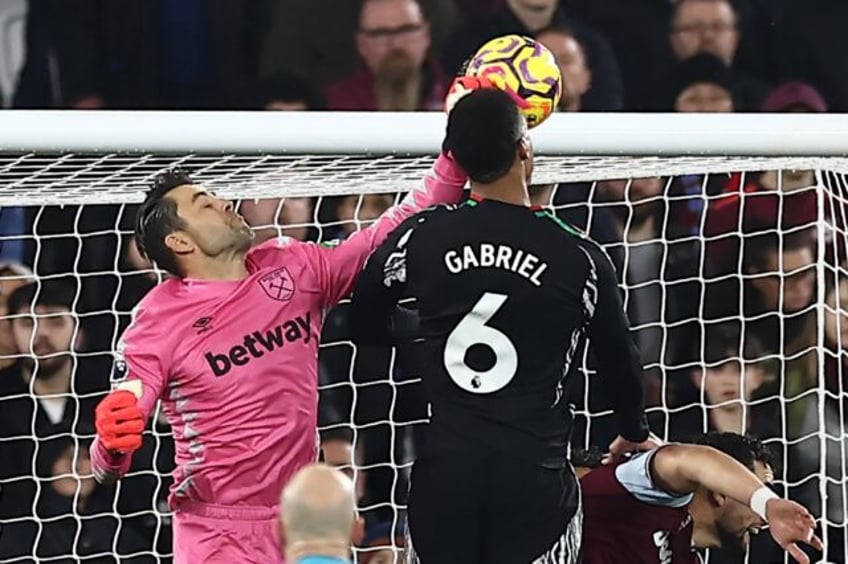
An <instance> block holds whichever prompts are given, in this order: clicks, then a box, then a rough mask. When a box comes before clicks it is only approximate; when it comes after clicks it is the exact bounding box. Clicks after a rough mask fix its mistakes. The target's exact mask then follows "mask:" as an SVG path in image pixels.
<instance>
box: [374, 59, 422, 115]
mask: <svg viewBox="0 0 848 564" xmlns="http://www.w3.org/2000/svg"><path fill="white" fill-rule="evenodd" d="M374 90H375V92H376V94H377V108H378V109H379V110H381V111H389V112H391V111H396V112H402V111H413V110H417V109H418V105H419V96H420V93H421V69H420V68H416V66H415V61H414V60H413V59H412V57H410V56H409V54H407V53H406V51H403V50H401V49H394V50H392V51H390V52H389V54H388V55H386V57H385V58H384V59H383V61H382V62H381V63H380V66H379V67H378V68H377V70H376V72H375V73H374Z"/></svg>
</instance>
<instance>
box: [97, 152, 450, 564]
mask: <svg viewBox="0 0 848 564" xmlns="http://www.w3.org/2000/svg"><path fill="white" fill-rule="evenodd" d="M465 181H466V176H465V174H464V172H462V171H461V170H460V169H459V168H458V167H457V166H456V165H455V164H454V163H453V161H452V160H451V159H450V158H449V157H448V156H445V155H441V156H440V157H439V158H438V159H437V161H436V162H435V164H434V165H433V168H432V170H431V171H430V172H429V173H428V174H427V175H426V177H425V179H424V181H423V183H422V186H420V187H419V188H417V189H416V190H413V191H412V192H411V193H410V194H409V195H408V196H407V197H406V198H405V199H404V200H403V201H402V202H401V203H400V204H399V205H397V206H395V207H393V208H391V209H390V210H388V211H387V212H386V213H385V214H384V215H383V216H381V217H380V219H378V220H377V222H376V223H374V224H373V225H371V226H370V227H369V228H367V229H365V230H363V231H360V232H358V233H356V234H355V235H353V236H352V237H350V238H349V239H347V240H346V241H344V242H343V243H341V244H339V245H338V246H334V247H333V246H330V247H328V246H322V245H316V244H312V243H301V242H298V241H288V240H271V241H268V242H266V243H263V244H261V245H259V246H257V247H255V248H253V249H250V244H251V240H252V232H251V230H250V228H249V227H248V226H247V225H246V224H245V222H244V221H243V220H242V218H241V217H240V216H239V215H237V214H236V213H235V212H234V211H233V206H232V204H231V203H229V202H226V201H224V200H221V199H219V198H217V197H215V196H214V195H212V194H210V193H208V192H206V191H205V190H204V189H203V188H202V187H200V186H197V185H195V184H194V183H193V182H192V180H191V179H190V178H189V177H188V176H186V175H184V174H180V173H178V172H170V173H166V174H164V175H162V176H161V177H159V178H157V180H156V182H155V183H154V186H153V189H152V190H151V191H150V192H149V193H148V195H147V198H146V200H145V202H144V204H143V205H142V206H141V209H140V210H139V213H138V216H137V220H136V228H135V235H136V241H137V243H138V245H139V248H140V250H142V251H143V253H144V254H146V255H147V256H148V257H149V258H150V259H152V260H154V261H155V262H156V263H157V264H158V265H159V266H160V267H161V268H163V269H165V270H167V271H169V272H171V273H172V274H173V275H174V277H173V278H170V279H168V280H166V281H165V282H163V283H162V284H160V285H159V286H158V287H156V288H154V289H153V290H152V291H151V292H150V293H149V294H148V295H147V296H146V297H145V298H144V299H143V300H142V301H141V303H140V304H139V306H138V308H137V310H136V313H135V317H134V320H133V323H132V325H131V326H130V327H129V328H128V329H127V331H126V333H125V334H124V336H123V338H122V340H121V343H120V345H119V347H118V350H117V354H116V361H115V372H116V374H115V376H116V378H115V380H116V381H115V388H114V389H113V391H112V392H111V393H110V394H109V395H108V396H107V397H106V398H104V400H103V401H102V402H101V403H100V405H98V407H97V413H96V421H97V439H96V440H95V442H94V443H93V445H92V447H91V461H92V466H93V468H94V472H95V475H96V476H97V477H98V479H99V480H101V481H104V480H109V479H114V478H117V477H120V476H121V475H122V474H123V473H125V472H126V471H127V470H128V469H129V467H130V462H131V453H132V452H133V451H134V450H136V449H138V448H139V447H140V446H141V433H142V431H143V428H144V426H145V422H146V421H147V419H148V418H149V417H150V415H151V413H152V411H153V410H154V407H155V405H156V402H157V401H158V400H160V399H161V401H162V404H163V408H164V412H165V414H166V415H167V418H168V421H169V423H170V424H171V427H172V429H173V434H174V440H175V443H176V466H177V467H176V470H175V472H174V485H173V486H172V488H171V492H170V494H171V495H170V506H171V509H172V510H173V511H174V561H175V562H177V563H188V562H191V563H194V562H204V563H215V562H227V563H234V562H240V563H241V562H262V563H267V562H282V556H281V554H282V553H281V546H280V539H279V535H278V532H277V525H276V518H277V515H278V508H277V503H278V499H279V495H280V492H281V490H282V488H283V486H284V484H285V483H286V482H287V481H288V480H289V478H290V477H291V476H292V475H293V474H294V473H295V472H296V471H297V470H299V469H300V468H301V467H303V466H305V465H306V464H309V463H311V462H313V461H315V459H316V457H317V404H318V389H317V386H318V377H317V359H318V344H319V337H320V334H321V326H322V323H323V317H324V313H325V312H326V311H327V309H328V308H330V307H332V306H333V305H334V304H336V303H337V302H338V301H339V300H340V299H342V298H344V297H346V296H347V295H348V294H349V293H350V291H351V288H352V286H353V283H354V278H355V277H356V276H357V274H358V273H359V272H360V271H361V270H362V267H363V265H364V264H365V261H366V259H367V258H368V256H369V255H370V254H371V252H372V251H373V250H374V249H375V248H376V247H377V246H379V245H380V244H381V243H382V242H383V241H384V240H385V238H386V236H387V235H388V234H389V233H390V232H391V231H392V230H393V229H394V228H395V227H396V226H397V225H398V224H400V223H401V222H402V221H403V220H404V219H406V218H408V217H410V216H411V215H413V214H415V213H417V212H419V211H421V210H422V209H425V208H427V207H429V206H432V205H435V204H438V203H453V202H456V201H457V200H458V199H459V198H460V195H461V193H462V189H463V187H464V185H465Z"/></svg>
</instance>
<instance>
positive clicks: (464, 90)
mask: <svg viewBox="0 0 848 564" xmlns="http://www.w3.org/2000/svg"><path fill="white" fill-rule="evenodd" d="M490 76H491V77H492V78H491V79H489V78H488V77H487V76H458V77H456V78H455V79H453V82H452V83H451V86H450V89H449V90H448V94H447V96H445V112H447V113H450V111H451V110H452V109H453V107H454V106H455V105H456V103H457V102H459V100H460V99H462V98H463V97H464V96H465V95H466V94H470V93H471V92H474V91H475V90H480V89H482V88H497V89H499V90H503V91H504V92H506V93H507V94H509V96H510V98H512V99H513V100H514V101H515V105H516V106H518V107H519V108H521V109H525V108H527V107H529V104H528V103H527V100H525V99H524V98H522V97H521V96H519V95H518V94H516V93H515V92H513V91H512V90H511V89H510V88H508V87H507V86H506V84H504V82H503V80H502V79H501V77H499V76H498V75H496V74H492V75H490Z"/></svg>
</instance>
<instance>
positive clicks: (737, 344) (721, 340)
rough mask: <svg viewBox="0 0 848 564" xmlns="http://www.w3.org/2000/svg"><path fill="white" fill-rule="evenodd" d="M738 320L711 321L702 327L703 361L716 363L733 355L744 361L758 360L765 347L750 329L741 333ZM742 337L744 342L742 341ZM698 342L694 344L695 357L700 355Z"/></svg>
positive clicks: (764, 351)
mask: <svg viewBox="0 0 848 564" xmlns="http://www.w3.org/2000/svg"><path fill="white" fill-rule="evenodd" d="M740 325H741V322H739V321H724V322H722V323H712V324H709V325H707V327H706V328H705V329H704V333H705V334H704V359H703V360H704V362H705V363H707V364H717V363H720V362H723V361H725V360H728V359H730V358H733V357H739V358H742V359H744V360H746V361H752V360H759V359H761V358H762V357H763V355H765V353H766V349H765V347H763V344H762V341H760V339H759V338H758V337H757V336H756V335H755V334H753V333H752V332H750V331H747V332H745V334H744V336H743V334H742V329H741V327H740ZM743 339H744V343H743ZM700 347H701V345H700V343H698V344H696V345H695V358H698V357H699V356H700V352H701V349H700Z"/></svg>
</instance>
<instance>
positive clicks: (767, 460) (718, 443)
mask: <svg viewBox="0 0 848 564" xmlns="http://www.w3.org/2000/svg"><path fill="white" fill-rule="evenodd" d="M691 443H692V444H696V445H703V446H708V447H712V448H714V449H716V450H720V451H721V452H723V453H724V454H726V455H728V456H730V457H732V458H734V459H736V461H738V462H739V463H740V464H742V465H743V466H744V467H745V468H747V469H748V470H750V471H751V472H753V471H754V463H755V462H760V463H762V464H765V465H766V466H769V467H770V468H772V469H774V470H775V472H776V471H777V469H775V463H776V460H777V459H776V457H775V455H774V452H773V451H772V450H771V448H770V447H769V446H768V445H767V444H765V443H764V442H763V441H761V440H760V439H758V438H756V437H752V436H751V435H740V434H738V433H726V432H718V431H710V432H709V433H704V434H703V435H699V436H697V437H695V438H694V439H692V441H691Z"/></svg>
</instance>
